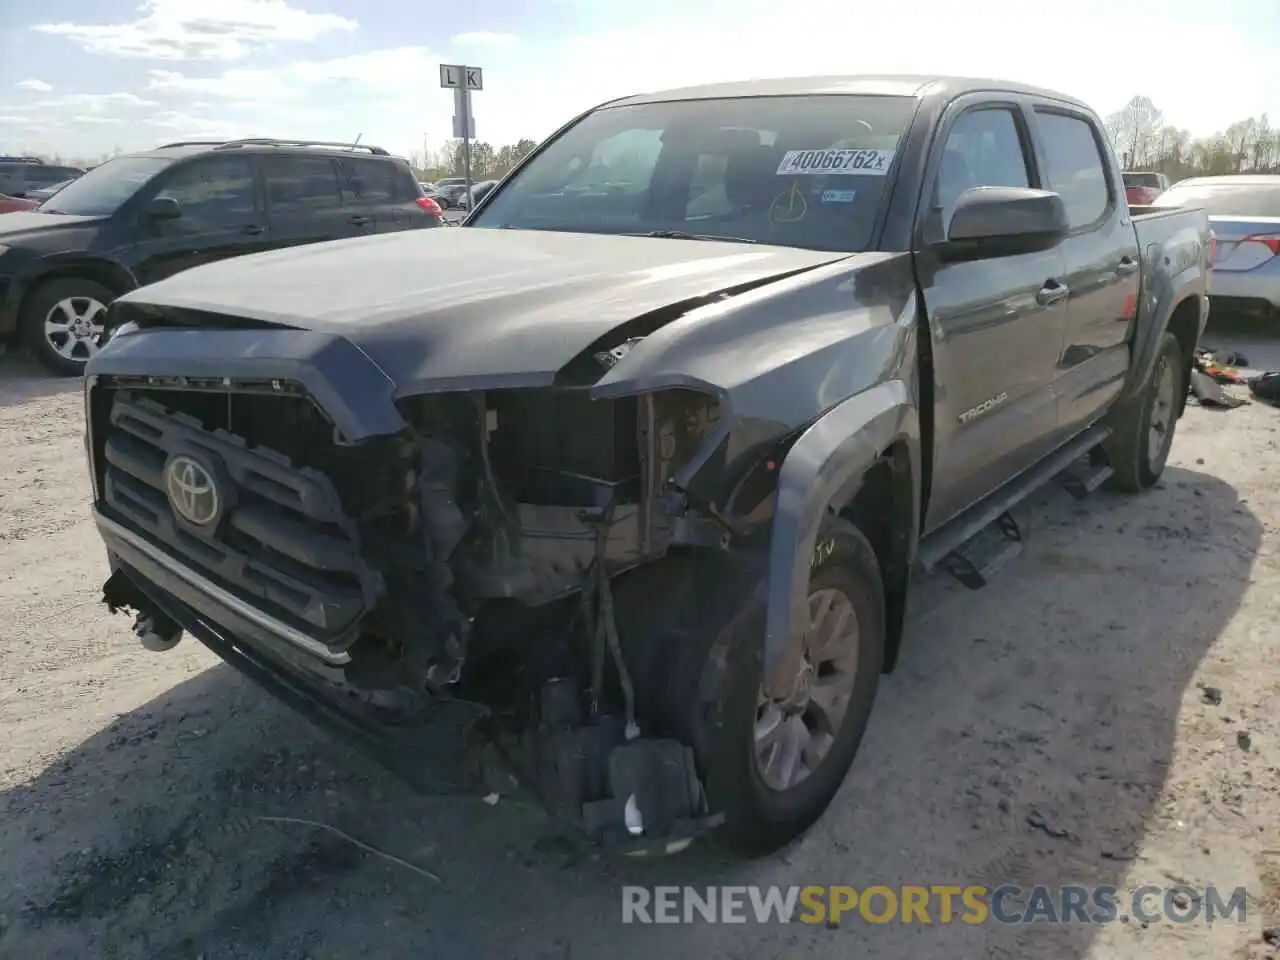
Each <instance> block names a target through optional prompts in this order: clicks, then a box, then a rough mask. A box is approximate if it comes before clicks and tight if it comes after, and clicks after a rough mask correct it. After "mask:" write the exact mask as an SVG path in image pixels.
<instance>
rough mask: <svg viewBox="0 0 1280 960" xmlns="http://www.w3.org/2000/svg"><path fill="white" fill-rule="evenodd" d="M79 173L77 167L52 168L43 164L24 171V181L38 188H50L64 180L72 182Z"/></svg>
mask: <svg viewBox="0 0 1280 960" xmlns="http://www.w3.org/2000/svg"><path fill="white" fill-rule="evenodd" d="M79 173H80V171H79V170H77V169H76V168H75V167H51V166H46V165H44V164H41V165H40V166H30V167H27V168H26V169H25V170H24V171H22V181H23V182H24V183H27V184H34V185H37V186H49V185H50V184H54V183H61V182H62V181H63V180H70V179H71V178H72V177H75V176H76V175H77V174H79Z"/></svg>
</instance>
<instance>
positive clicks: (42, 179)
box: [0, 163, 84, 197]
mask: <svg viewBox="0 0 1280 960" xmlns="http://www.w3.org/2000/svg"><path fill="white" fill-rule="evenodd" d="M83 173H84V171H83V170H81V169H80V168H79V167H64V166H56V165H54V164H50V163H0V193H3V194H7V195H8V196H11V197H25V196H27V195H28V194H29V193H31V192H32V191H33V190H42V189H44V188H45V187H49V186H52V185H53V184H55V183H61V182H62V181H64V180H71V179H74V178H75V177H78V176H80V175H82V174H83Z"/></svg>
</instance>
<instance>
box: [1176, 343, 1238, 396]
mask: <svg viewBox="0 0 1280 960" xmlns="http://www.w3.org/2000/svg"><path fill="white" fill-rule="evenodd" d="M1228 356H1230V357H1236V358H1239V357H1242V354H1236V353H1233V354H1228ZM1248 382H1249V378H1248V377H1246V376H1245V375H1244V374H1243V373H1241V372H1240V370H1238V369H1237V368H1236V367H1234V366H1231V365H1229V364H1227V363H1224V362H1223V361H1221V360H1219V359H1218V356H1217V355H1216V354H1215V353H1214V352H1213V351H1212V350H1209V349H1207V348H1204V347H1201V348H1200V349H1198V350H1197V351H1196V354H1195V357H1194V358H1193V359H1192V364H1191V381H1190V383H1188V384H1187V389H1188V390H1189V391H1190V392H1191V395H1192V396H1193V397H1195V398H1196V399H1197V400H1198V401H1199V402H1200V405H1201V406H1202V407H1222V408H1225V409H1228V410H1229V409H1231V408H1233V407H1240V406H1243V405H1244V404H1246V403H1248V402H1249V399H1248V397H1243V396H1240V395H1238V394H1236V393H1233V392H1231V391H1230V390H1229V389H1227V387H1228V386H1231V385H1244V384H1247V383H1248Z"/></svg>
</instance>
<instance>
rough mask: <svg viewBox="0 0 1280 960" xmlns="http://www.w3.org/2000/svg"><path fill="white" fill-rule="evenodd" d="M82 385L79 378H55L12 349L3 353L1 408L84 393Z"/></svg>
mask: <svg viewBox="0 0 1280 960" xmlns="http://www.w3.org/2000/svg"><path fill="white" fill-rule="evenodd" d="M83 385H84V382H83V381H82V380H81V379H80V378H79V377H56V376H54V375H53V374H51V373H49V372H48V371H47V370H45V369H44V368H43V367H41V366H40V365H39V364H37V363H36V362H35V361H34V360H32V359H30V358H29V357H28V356H27V355H26V354H25V353H24V352H22V351H20V350H17V349H15V348H13V347H10V348H9V349H8V350H4V351H0V408H3V407H17V406H20V405H21V404H24V403H29V402H30V401H32V400H39V399H40V398H41V397H52V396H57V395H59V394H64V393H72V392H75V391H78V390H80V389H82V387H83Z"/></svg>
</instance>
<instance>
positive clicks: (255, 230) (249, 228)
mask: <svg viewBox="0 0 1280 960" xmlns="http://www.w3.org/2000/svg"><path fill="white" fill-rule="evenodd" d="M240 232H241V233H247V234H249V236H251V237H256V236H257V235H258V234H260V233H261V232H262V227H260V226H258V225H257V224H256V223H247V224H245V225H244V226H243V227H241V228H240Z"/></svg>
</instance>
